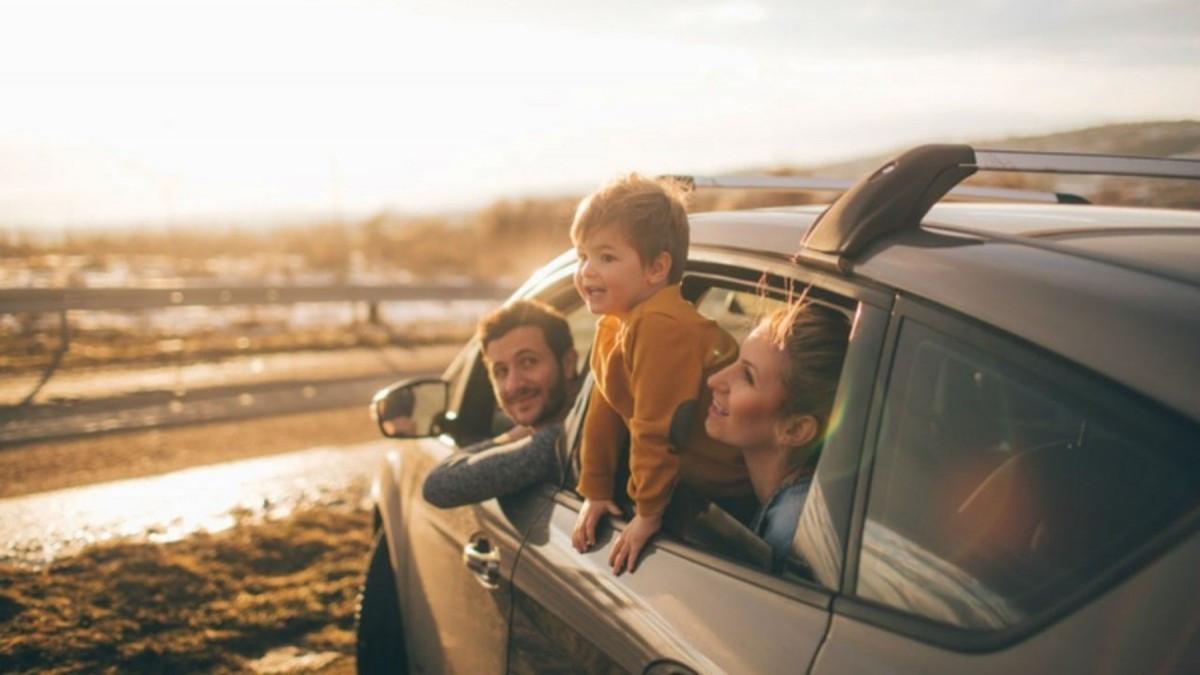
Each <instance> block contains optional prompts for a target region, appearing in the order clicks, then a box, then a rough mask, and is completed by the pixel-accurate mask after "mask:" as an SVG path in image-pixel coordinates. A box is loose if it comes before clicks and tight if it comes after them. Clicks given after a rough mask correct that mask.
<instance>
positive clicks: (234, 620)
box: [0, 500, 370, 673]
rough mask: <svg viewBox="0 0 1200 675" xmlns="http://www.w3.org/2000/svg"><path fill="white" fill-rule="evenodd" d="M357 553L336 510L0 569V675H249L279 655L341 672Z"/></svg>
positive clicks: (354, 518)
mask: <svg viewBox="0 0 1200 675" xmlns="http://www.w3.org/2000/svg"><path fill="white" fill-rule="evenodd" d="M350 501H351V502H355V503H356V502H357V500H350ZM369 545H370V514H369V513H368V512H367V511H365V510H363V509H360V508H358V507H357V506H356V505H348V506H346V507H344V508H323V509H320V510H309V511H302V512H299V513H297V514H294V515H293V516H291V517H289V518H287V519H285V520H281V521H277V522H248V523H245V524H243V525H241V526H239V527H235V528H234V529H232V530H227V531H225V532H221V533H218V534H204V533H201V534H197V535H194V536H191V537H189V538H187V539H184V540H182V541H178V542H174V543H170V544H164V545H156V544H148V543H112V544H106V545H101V546H94V547H92V548H89V549H87V550H85V551H84V552H82V553H81V554H79V555H76V556H73V557H70V558H66V559H61V560H59V561H57V562H55V563H54V564H52V565H51V566H50V567H48V568H46V569H44V570H40V571H29V570H23V569H17V568H5V567H0V672H61V673H70V672H135V671H136V672H153V673H182V672H195V671H203V672H218V673H225V672H248V671H253V670H254V665H255V664H254V663H253V662H254V660H256V659H260V658H262V657H263V656H264V655H265V654H267V653H268V652H270V651H271V650H273V649H277V648H283V647H293V648H297V649H298V650H299V652H300V653H302V654H303V653H310V654H312V657H317V656H319V657H321V658H320V659H319V660H317V661H316V662H315V663H314V665H315V666H316V667H315V668H298V669H297V670H302V671H309V672H324V673H349V672H353V653H354V632H353V630H354V607H355V597H356V594H357V591H358V586H359V583H360V580H361V575H362V571H363V569H364V567H365V561H366V554H367V550H368V547H369ZM312 657H310V658H312ZM292 672H296V670H293V671H292Z"/></svg>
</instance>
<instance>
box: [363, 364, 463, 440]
mask: <svg viewBox="0 0 1200 675" xmlns="http://www.w3.org/2000/svg"><path fill="white" fill-rule="evenodd" d="M449 395H450V385H449V384H447V383H446V382H444V381H443V380H438V379H430V378H419V379H414V380H401V381H400V382H397V383H396V384H393V385H391V386H388V387H384V388H383V389H380V390H379V391H378V392H376V393H375V398H373V399H371V416H372V417H374V418H375V422H376V423H378V424H379V432H380V433H381V434H383V435H384V436H387V437H388V438H426V437H429V436H438V435H440V434H442V433H445V432H446V431H447V430H446V429H445V426H446V421H447V419H448V417H449V416H448V415H447V413H446V405H447V400H448V399H449Z"/></svg>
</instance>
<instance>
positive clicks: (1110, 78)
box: [0, 0, 1200, 231]
mask: <svg viewBox="0 0 1200 675" xmlns="http://www.w3.org/2000/svg"><path fill="white" fill-rule="evenodd" d="M1198 111H1200V2H1196V1H1195V0H1186V1H1163V0H1089V1H1081V0H1060V1H1059V2H1042V1H1037V2H1035V1H1030V0H1006V1H1004V2H1000V1H994V0H979V1H976V2H972V3H962V2H951V1H949V0H946V1H942V0H919V1H918V0H914V1H912V2H885V1H878V2H861V3H853V2H846V3H831V2H823V3H815V2H807V1H804V0H791V1H776V0H770V1H761V2H741V1H736V0H735V1H733V2H712V3H706V2H704V0H691V1H683V2H673V1H668V2H657V3H646V2H627V1H625V0H611V1H609V2H605V3H594V2H591V3H580V4H572V3H567V2H561V1H559V0H530V1H528V2H485V1H484V0H461V1H459V2H452V3H446V2H397V1H383V0H338V1H334V0H307V1H299V0H289V1H286V2H285V1H281V0H237V1H236V2H230V1H226V0H202V1H199V2H196V1H192V0H154V1H152V2H111V1H107V0H105V1H95V2H59V1H57V0H36V1H34V2H11V1H9V0H0V228H33V229H37V230H50V231H66V230H71V229H77V228H95V227H108V226H114V225H122V226H133V227H150V226H154V227H163V226H182V225H183V224H187V223H194V222H200V221H201V220H204V219H225V222H246V223H254V222H266V221H269V220H273V219H286V218H297V217H304V216H306V215H311V214H334V215H337V216H341V217H347V218H349V217H355V216H358V215H365V214H370V213H376V212H379V211H381V210H384V209H388V210H391V211H394V212H400V213H418V212H437V211H463V210H468V209H473V208H477V207H479V206H481V205H483V204H486V203H488V202H490V201H492V200H494V199H497V198H501V197H519V196H523V195H551V194H562V193H580V192H583V191H586V190H587V189H588V188H589V187H590V186H593V185H596V184H598V183H599V182H601V181H603V180H605V179H607V178H610V177H612V176H614V175H616V174H619V173H623V172H626V171H630V170H638V171H643V172H647V173H713V172H721V171H728V170H735V169H742V168H746V167H762V166H769V165H777V164H785V163H786V164H795V165H805V164H814V163H820V162H825V161H831V160H837V159H845V158H851V157H854V156H856V155H862V154H867V153H875V152H880V151H883V150H889V149H894V148H899V147H902V146H905V145H911V144H915V143H918V142H926V141H961V140H968V139H978V138H994V137H1003V136H1008V135H1014V134H1027V133H1043V132H1051V131H1059V130H1068V129H1073V128H1079V127H1084V126H1091V125H1096V124H1106V123H1112V122H1124V121H1139V120H1158V119H1186V118H1196V117H1197V116H1198Z"/></svg>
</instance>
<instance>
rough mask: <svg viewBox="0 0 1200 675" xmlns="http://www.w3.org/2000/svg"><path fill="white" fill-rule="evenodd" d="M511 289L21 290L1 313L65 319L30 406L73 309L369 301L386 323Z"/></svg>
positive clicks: (9, 292) (62, 349)
mask: <svg viewBox="0 0 1200 675" xmlns="http://www.w3.org/2000/svg"><path fill="white" fill-rule="evenodd" d="M512 290H513V289H511V288H506V287H501V286H495V285H492V284H444V283H443V284H430V283H419V284H391V285H386V286H385V285H380V286H367V285H351V284H337V285H321V286H174V287H163V288H20V289H13V288H7V289H0V314H17V313H47V314H51V313H52V314H58V316H59V345H58V348H57V349H55V351H54V354H53V355H52V356H51V358H50V362H49V363H48V364H47V366H46V369H45V371H44V372H43V373H42V376H41V378H39V381H38V383H37V384H36V385H34V387H33V389H32V391H30V392H29V394H28V395H27V396H26V397H25V398H24V400H22V401H21V403H19V404H18V406H17V407H18V408H20V407H23V406H26V405H28V404H29V403H31V402H32V401H33V399H34V398H35V397H36V396H37V394H38V392H40V391H41V390H42V388H43V387H44V386H45V385H46V383H47V382H48V381H49V380H50V378H51V377H52V376H53V375H54V372H55V371H56V370H57V369H58V366H59V364H60V363H62V360H63V357H64V355H65V354H66V353H67V350H69V349H70V344H71V326H70V323H69V321H68V315H69V313H70V312H72V311H89V310H90V311H126V312H128V311H142V310H154V309H164V308H169V307H189V306H190V307H195V306H207V307H233V306H239V305H242V306H245V305H285V304H296V303H309V302H352V303H358V302H363V303H366V304H367V321H368V322H370V323H373V324H378V323H381V321H380V314H379V303H381V302H387V301H394V300H502V299H504V298H506V297H508V296H509V295H510V294H511V293H512Z"/></svg>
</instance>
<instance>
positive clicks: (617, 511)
mask: <svg viewBox="0 0 1200 675" xmlns="http://www.w3.org/2000/svg"><path fill="white" fill-rule="evenodd" d="M604 507H605V508H606V509H608V515H610V516H620V515H624V514H622V513H621V507H619V506H617V503H616V502H609V503H607V504H605V505H604Z"/></svg>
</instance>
